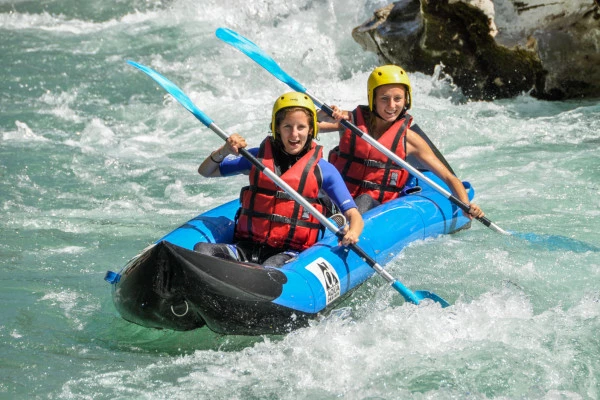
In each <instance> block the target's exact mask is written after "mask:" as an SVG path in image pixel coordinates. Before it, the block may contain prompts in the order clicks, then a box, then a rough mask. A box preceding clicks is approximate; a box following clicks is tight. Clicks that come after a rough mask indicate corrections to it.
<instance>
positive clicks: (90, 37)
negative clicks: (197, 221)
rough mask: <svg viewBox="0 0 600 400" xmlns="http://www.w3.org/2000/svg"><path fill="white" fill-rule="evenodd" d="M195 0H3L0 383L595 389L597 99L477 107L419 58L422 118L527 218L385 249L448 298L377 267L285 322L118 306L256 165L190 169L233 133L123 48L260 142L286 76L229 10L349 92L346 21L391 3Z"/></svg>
mask: <svg viewBox="0 0 600 400" xmlns="http://www.w3.org/2000/svg"><path fill="white" fill-rule="evenodd" d="M198 3H199V2H194V1H191V0H173V1H158V0H156V1H142V0H120V1H115V0H113V1H110V2H91V1H36V2H30V1H18V2H6V1H0V36H1V38H2V40H1V41H0V54H2V55H1V56H0V57H1V60H2V68H1V69H0V110H1V111H0V207H1V210H2V218H1V219H0V238H1V240H0V301H1V305H2V307H1V309H0V398H6V399H13V398H19V399H20V398H23V399H25V398H51V399H114V398H122V399H126V398H127V399H129V398H136V399H143V398H164V399H197V398H206V399H317V398H318V399H334V398H348V399H397V398H415V399H464V398H468V399H513V398H527V399H556V398H567V399H596V398H598V397H599V396H600V394H599V386H600V384H599V381H600V341H599V339H598V337H599V336H598V334H597V332H598V331H599V329H600V289H599V287H598V282H599V278H600V251H599V246H600V229H599V228H600V201H599V200H598V198H599V197H598V194H599V191H600V163H599V162H598V156H597V149H598V147H599V145H600V119H599V118H598V115H599V112H600V105H599V103H598V102H596V101H589V100H588V101H570V102H560V103H549V102H543V101H538V100H535V99H533V98H531V97H529V96H527V95H525V94H524V95H523V96H521V97H518V98H516V99H512V100H502V101H496V102H490V103H479V102H464V101H461V96H460V95H459V94H457V93H456V92H455V91H453V90H452V87H451V85H449V84H448V82H447V81H443V80H441V81H440V80H437V79H434V78H433V76H431V75H424V74H420V73H412V74H410V78H411V80H412V82H413V85H414V90H413V93H414V97H415V101H414V109H413V110H412V114H413V115H414V117H415V120H416V122H418V123H419V125H420V126H421V127H422V128H423V129H424V130H425V131H426V132H427V133H428V134H429V136H430V137H431V138H432V139H433V140H434V142H436V143H437V144H438V147H439V148H440V149H441V150H442V152H443V153H444V154H445V155H446V157H447V158H448V160H449V162H450V163H451V164H452V166H453V168H454V169H455V170H456V171H457V173H458V174H459V176H460V177H461V178H463V179H465V180H469V181H470V182H471V183H472V184H473V186H474V187H475V189H476V201H477V202H478V203H479V204H480V205H481V206H482V208H483V209H484V210H485V211H486V212H487V216H488V217H489V218H490V219H491V220H492V221H494V222H495V223H497V224H498V225H499V226H500V227H502V228H503V229H506V230H509V231H512V232H514V233H515V234H514V235H513V236H510V237H507V236H503V235H499V234H497V233H495V232H493V231H491V230H490V229H487V228H486V227H484V226H483V225H481V224H478V223H474V224H473V227H472V229H470V230H468V231H465V232H460V233H458V234H456V235H452V236H444V237H439V238H435V239H430V240H426V241H422V242H417V243H414V244H413V245H411V246H410V247H408V248H407V249H405V251H403V252H402V253H401V254H399V255H398V257H397V258H396V259H395V260H394V261H393V262H392V263H390V264H389V265H388V266H387V268H388V270H389V271H390V272H391V273H392V275H394V276H395V277H398V278H400V279H401V280H402V282H403V283H405V284H406V285H407V286H408V287H410V288H412V289H413V290H417V289H422V290H431V291H435V292H436V293H438V294H439V295H441V296H443V297H444V298H446V299H448V300H449V301H450V302H451V303H452V304H453V306H452V307H449V308H446V309H443V310H442V309H440V308H437V307H432V306H427V305H424V306H421V307H415V306H412V305H405V304H404V303H403V301H402V298H401V296H399V295H398V294H397V293H396V292H395V291H393V290H392V289H390V288H389V287H388V286H387V285H386V284H385V282H384V281H383V279H381V278H379V277H374V278H373V279H371V280H370V281H369V282H367V283H366V284H365V285H363V286H362V287H361V288H360V289H359V290H358V291H357V292H355V293H354V294H353V296H352V297H351V298H350V299H349V300H348V301H347V302H346V303H345V304H344V305H343V307H340V309H339V310H337V312H336V313H335V314H334V315H332V316H330V317H328V318H323V319H319V320H315V321H314V322H313V323H312V324H311V326H309V327H307V328H305V329H301V330H298V331H295V332H293V333H291V334H289V335H286V336H260V337H235V336H232V337H231V336H230V337H223V336H218V335H215V334H212V333H211V332H210V331H206V330H197V331H193V332H171V331H156V330H149V329H146V328H141V327H138V326H135V325H133V324H130V323H128V322H126V321H124V320H122V319H121V318H120V317H119V315H118V314H117V313H116V311H115V309H114V306H113V304H112V300H111V294H110V287H109V285H108V284H106V283H105V282H104V281H103V277H104V273H105V272H106V270H109V269H111V270H119V269H120V268H121V267H122V266H123V265H124V264H125V263H126V262H127V260H128V259H130V258H131V257H133V256H135V255H136V254H137V253H138V252H139V251H140V250H142V249H143V248H144V247H145V246H147V245H148V244H150V243H152V242H153V241H154V240H156V239H157V238H159V237H161V236H162V235H164V234H165V233H167V232H169V231H170V230H172V229H174V228H175V227H177V226H179V225H180V224H181V223H183V222H185V221H187V220H188V219H190V218H192V217H194V216H195V215H197V214H198V213H200V212H202V211H205V210H208V209H210V208H212V207H214V206H216V205H218V204H220V203H222V202H224V201H226V200H229V199H232V198H234V197H235V196H237V195H238V192H239V187H240V186H241V185H242V184H243V183H244V178H243V177H239V178H238V177H236V178H228V179H227V180H215V179H203V178H201V177H200V176H199V175H198V174H197V173H196V168H197V166H198V164H199V163H200V161H201V160H202V159H203V158H204V157H205V156H206V155H207V154H208V152H209V151H210V150H212V149H214V148H216V147H217V146H218V145H220V139H219V138H218V137H217V136H216V135H215V134H214V133H212V132H211V131H209V130H208V129H206V128H204V127H203V126H202V125H201V124H200V123H199V122H198V121H197V120H195V119H194V117H193V116H192V115H191V114H189V113H188V112H187V111H186V110H185V109H183V108H182V107H181V106H180V105H179V104H177V103H176V102H174V101H173V100H172V99H171V98H169V97H168V96H165V93H164V91H163V90H162V89H159V88H158V87H157V86H156V85H155V84H154V83H153V82H152V81H151V80H150V79H149V78H147V77H146V76H145V75H144V74H142V73H141V72H139V71H137V70H135V69H134V68H132V67H130V66H128V65H127V64H126V63H125V61H126V60H128V59H132V60H135V61H138V62H141V63H143V64H146V65H149V66H151V67H153V68H154V69H156V70H157V71H159V72H161V73H162V74H164V75H165V76H167V77H168V78H169V79H171V80H173V81H174V82H175V83H176V84H178V85H179V86H180V87H181V88H182V89H183V90H184V91H185V92H186V93H187V94H188V95H189V96H190V97H191V98H192V100H193V101H194V102H195V104H196V105H197V106H198V107H199V108H200V109H201V110H202V111H204V112H205V113H206V114H207V115H208V116H209V117H210V118H212V119H213V120H214V121H215V122H216V123H217V124H218V125H219V126H221V127H222V128H223V129H225V130H227V131H228V132H242V133H244V134H245V135H246V137H247V138H248V140H249V142H250V143H253V144H258V143H259V141H260V140H261V138H262V137H263V136H264V135H265V134H266V131H267V126H268V123H269V115H270V108H271V106H272V101H273V100H274V99H275V97H276V96H277V95H279V94H280V93H281V92H283V91H287V90H288V88H287V87H285V86H284V85H283V84H282V83H281V82H279V81H277V80H275V79H274V78H272V77H271V76H270V75H269V74H268V73H267V72H265V71H264V70H263V69H262V68H260V67H258V66H257V65H256V64H254V63H253V62H252V61H250V60H249V59H248V58H246V57H245V56H243V55H242V54H241V53H239V52H237V51H235V50H234V49H232V48H230V47H229V46H227V45H226V44H224V43H222V42H221V41H219V40H218V39H216V37H215V36H214V31H215V29H216V28H218V27H219V26H226V27H229V28H231V29H234V30H236V31H238V32H240V33H242V34H243V35H245V36H247V37H248V38H250V39H252V40H253V41H254V42H255V43H257V44H258V45H259V46H261V48H263V49H264V50H265V51H266V52H267V53H269V54H271V55H272V56H273V57H274V58H275V59H276V60H277V61H278V62H279V63H280V65H281V66H282V67H283V68H284V70H286V71H287V72H288V73H290V75H292V76H293V77H295V78H296V79H297V80H298V81H300V82H301V83H302V84H304V85H305V86H306V87H307V88H309V90H310V91H311V92H312V93H314V94H315V95H317V96H318V97H319V98H321V99H323V100H326V101H327V102H328V103H330V104H338V105H340V106H342V107H346V108H350V107H352V106H354V105H356V104H359V103H364V102H365V100H366V94H365V86H366V79H367V76H368V72H369V71H370V70H371V69H372V68H373V66H375V65H376V62H377V60H376V59H375V57H374V56H373V55H372V54H365V53H363V52H362V50H361V49H360V48H359V47H358V45H356V44H355V43H354V42H353V41H352V39H351V36H350V32H351V29H352V28H353V27H354V26H357V25H359V24H360V23H362V22H363V21H364V20H365V19H366V18H367V16H368V15H370V13H371V12H372V10H373V9H374V8H375V7H377V6H381V5H383V4H385V3H384V2H377V1H367V2H363V1H357V0H349V1H341V0H331V1H309V0H306V1H300V2H294V3H295V4H294V5H284V4H281V3H284V2H279V1H250V2H249V1H237V0H234V1H230V2H217V1H206V2H202V4H198ZM224 3H226V4H224ZM323 21H328V23H323ZM335 139H336V138H335V135H332V134H330V135H329V136H327V135H322V137H321V144H323V145H324V146H325V147H326V148H330V147H331V146H333V145H334V143H335Z"/></svg>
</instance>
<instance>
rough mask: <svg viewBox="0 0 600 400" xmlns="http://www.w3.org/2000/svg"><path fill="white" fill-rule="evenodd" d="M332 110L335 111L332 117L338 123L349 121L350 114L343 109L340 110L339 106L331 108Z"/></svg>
mask: <svg viewBox="0 0 600 400" xmlns="http://www.w3.org/2000/svg"><path fill="white" fill-rule="evenodd" d="M331 109H332V110H333V113H332V114H331V117H332V118H333V119H335V120H336V121H338V122H339V121H341V120H343V119H346V120H349V119H350V116H349V115H348V113H347V112H346V111H344V110H342V109H341V108H339V107H338V106H331Z"/></svg>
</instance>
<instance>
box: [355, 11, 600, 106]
mask: <svg viewBox="0 0 600 400" xmlns="http://www.w3.org/2000/svg"><path fill="white" fill-rule="evenodd" d="M494 7H495V10H494ZM352 36H353V37H354V40H355V41H356V42H358V43H359V44H360V45H361V46H362V47H363V48H364V49H366V50H368V51H372V52H375V53H376V54H378V55H379V57H380V59H381V61H382V63H393V64H397V65H400V66H402V67H403V68H405V69H407V70H408V71H420V72H423V73H426V74H432V73H433V71H434V68H435V66H436V65H439V64H443V66H444V72H445V73H447V74H449V75H451V76H452V78H453V80H454V83H455V84H456V85H458V86H459V87H460V88H461V89H462V91H463V93H464V94H465V96H467V97H468V98H471V99H483V100H490V99H494V98H506V97H513V96H516V95H518V94H521V93H522V92H531V93H532V95H533V96H536V97H539V98H544V99H565V98H574V97H600V68H598V66H600V12H599V10H598V5H597V4H596V3H595V2H594V0H554V1H552V0H523V1H516V0H496V1H494V2H493V3H492V2H491V0H420V1H419V0H401V1H398V2H395V3H393V4H390V5H389V6H387V7H385V8H382V9H380V10H377V11H376V12H375V14H374V17H373V18H372V19H371V20H370V21H368V22H366V23H364V24H363V25H361V26H359V27H357V28H355V29H354V30H353V32H352Z"/></svg>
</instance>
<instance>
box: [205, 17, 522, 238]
mask: <svg viewBox="0 0 600 400" xmlns="http://www.w3.org/2000/svg"><path fill="white" fill-rule="evenodd" d="M215 34H216V35H217V37H218V38H219V39H221V40H222V41H224V42H225V43H227V44H229V45H231V46H233V47H235V48H236V49H238V50H239V51H241V52H242V53H244V54H245V55H247V56H248V57H250V58H251V59H252V60H254V61H255V62H256V63H257V64H259V65H260V66H262V67H263V68H264V69H266V70H267V71H269V72H270V73H271V74H272V75H273V76H274V77H276V78H277V79H279V80H280V81H282V82H283V83H285V84H287V85H288V86H289V87H291V88H292V89H294V90H295V91H297V92H301V93H304V94H306V95H307V96H309V97H310V98H311V99H312V100H313V102H314V103H315V104H316V106H317V107H319V108H320V109H321V110H323V111H324V112H325V113H326V114H327V115H329V116H332V115H333V110H332V109H331V107H330V106H328V105H327V104H325V103H323V102H322V101H321V100H319V99H317V98H316V97H315V96H314V95H313V94H311V93H309V91H308V90H307V89H306V88H305V87H304V86H303V85H301V84H300V82H298V81H297V80H295V79H294V78H292V77H291V76H290V75H288V74H287V73H286V72H285V71H284V70H283V69H282V68H281V67H280V66H279V65H278V64H277V63H276V62H275V60H273V58H271V57H270V56H269V55H268V54H266V53H265V52H264V51H262V50H261V49H260V48H259V47H258V46H257V45H256V44H254V43H253V42H252V41H250V40H249V39H247V38H245V37H244V36H242V35H240V34H239V33H237V32H235V31H233V30H231V29H228V28H218V29H217V30H216V32H215ZM341 123H342V125H343V126H344V127H346V128H348V129H350V130H351V131H352V132H353V133H354V134H356V135H358V136H359V137H361V138H362V139H364V140H365V141H367V142H368V143H369V144H370V145H371V146H373V147H375V148H376V149H377V150H379V152H381V153H382V154H384V155H385V156H386V157H388V158H389V159H390V160H392V161H394V162H395V163H396V164H398V165H400V166H401V167H403V168H404V169H406V170H407V171H409V172H410V173H411V174H413V176H416V177H418V178H419V179H421V180H422V181H424V182H426V183H427V184H428V185H429V186H431V187H432V188H434V189H435V190H437V191H438V192H439V193H440V194H441V195H443V196H444V197H446V198H447V199H448V200H450V201H451V202H452V203H454V204H455V205H457V206H458V207H459V208H460V209H461V210H463V211H464V212H466V213H467V214H468V213H469V210H470V206H469V205H468V204H465V203H464V202H463V201H461V200H460V199H458V198H457V197H456V196H454V195H453V194H452V193H450V192H448V191H447V190H446V189H444V188H443V187H441V186H440V185H438V184H437V183H436V182H434V181H432V180H431V179H429V178H428V177H426V176H425V175H423V173H421V171H419V170H418V169H416V168H414V167H413V166H412V165H410V164H409V163H407V162H406V161H404V160H403V159H401V158H400V157H398V155H396V154H395V153H393V152H392V151H391V150H389V149H388V148H387V147H385V146H383V145H382V144H381V143H379V142H378V141H377V140H375V139H373V138H372V137H371V136H369V135H365V134H364V132H363V131H361V130H360V129H359V128H358V127H357V126H355V125H354V124H352V123H351V122H350V121H347V120H342V121H341ZM477 220H478V221H479V222H481V223H482V224H484V225H485V226H487V227H488V228H490V229H492V230H494V231H496V232H498V233H502V234H503V235H510V234H511V233H509V232H508V231H505V230H504V229H502V228H500V227H499V226H498V225H496V224H495V223H493V222H492V221H490V220H489V219H488V218H486V217H479V218H477Z"/></svg>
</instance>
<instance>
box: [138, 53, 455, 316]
mask: <svg viewBox="0 0 600 400" xmlns="http://www.w3.org/2000/svg"><path fill="white" fill-rule="evenodd" d="M127 63H128V64H130V65H132V66H134V67H135V68H137V69H139V70H141V71H142V72H144V73H145V74H146V75H148V76H149V77H151V78H152V79H154V81H155V82H156V83H158V84H159V85H160V86H161V87H162V88H163V89H165V90H166V91H167V92H168V93H169V94H171V96H173V97H174V98H175V100H177V101H178V102H179V103H180V104H181V105H182V106H184V107H185V108H186V109H187V110H188V111H189V112H191V113H192V114H194V116H195V117H196V118H197V119H198V120H199V121H200V122H202V123H203V124H204V125H205V126H207V127H208V128H209V129H210V130H212V131H213V132H215V133H216V134H217V135H219V136H220V137H221V139H223V140H225V141H226V140H227V138H228V137H229V136H228V135H227V133H225V132H224V131H223V130H222V129H221V128H219V127H218V126H217V125H216V124H215V123H214V122H213V121H212V120H211V119H210V118H209V117H208V116H207V115H206V114H204V113H203V112H202V111H200V109H198V107H196V106H195V105H194V103H193V102H192V100H191V99H190V98H189V97H188V96H187V95H186V94H185V93H183V91H182V90H181V89H179V87H177V86H176V85H175V84H174V83H173V82H171V81H170V80H168V79H167V78H165V77H164V76H162V75H161V74H159V73H158V72H156V71H154V70H153V69H151V68H148V67H146V66H144V65H142V64H138V63H136V62H134V61H127ZM239 152H240V154H241V155H242V156H243V157H245V158H246V159H248V161H250V162H251V163H252V164H253V165H254V166H255V167H256V168H258V170H259V171H261V172H262V173H263V174H265V175H266V176H267V177H269V179H271V180H272V181H273V182H274V183H275V184H277V186H279V187H281V188H282V189H283V190H284V191H285V192H286V193H288V194H289V195H290V196H291V197H292V198H293V199H294V200H295V201H296V202H298V203H300V204H301V205H302V206H303V207H304V208H305V209H306V210H308V211H309V212H310V213H311V214H312V215H313V216H314V217H315V218H317V219H318V220H319V222H320V223H321V224H323V225H324V226H325V227H326V228H327V229H329V230H330V231H331V232H333V233H335V235H336V236H337V237H338V238H340V239H342V238H343V237H344V234H343V229H340V228H338V227H337V226H336V225H335V224H334V223H333V222H332V221H330V220H329V219H327V217H325V216H324V215H323V214H321V213H320V212H319V211H318V210H317V209H316V208H314V207H313V206H312V204H310V203H309V202H308V201H307V200H306V199H305V198H304V197H302V196H301V195H300V194H299V193H298V192H296V191H295V190H294V189H293V188H292V187H291V186H289V185H288V184H287V183H286V182H285V181H284V180H282V179H281V178H280V177H279V176H278V175H277V174H275V172H273V171H271V170H270V169H268V168H267V167H266V166H265V165H264V164H262V163H261V162H260V161H259V160H258V159H257V158H256V157H254V156H253V155H252V153H250V152H249V151H248V150H246V149H240V150H239ZM348 247H350V248H351V249H352V250H353V251H354V252H355V253H356V254H357V255H358V256H359V257H360V258H362V259H363V260H364V261H365V262H366V263H367V264H368V265H369V266H370V267H371V268H373V269H374V270H375V271H376V272H377V273H378V274H379V275H381V276H382V277H383V278H384V279H385V280H386V281H388V282H389V283H390V284H391V286H392V287H393V288H394V289H396V290H397V291H398V292H399V293H400V294H401V295H402V296H403V297H404V299H405V300H406V301H409V302H411V303H414V304H419V302H420V301H421V300H424V299H431V300H433V301H436V302H438V303H440V304H441V306H442V307H447V306H449V305H450V304H449V303H448V302H447V301H446V300H444V299H443V298H441V297H440V296H438V295H437V294H435V293H431V292H428V291H424V290H418V291H416V292H412V291H411V290H410V289H408V288H407V287H406V286H404V285H403V284H402V283H401V282H400V281H398V280H396V279H394V278H393V277H392V276H391V275H390V274H389V273H388V272H387V271H385V270H384V269H383V268H382V267H381V266H380V265H379V264H378V263H377V261H375V260H374V259H373V258H372V257H371V256H369V255H368V254H367V253H366V252H365V251H364V250H363V249H362V248H360V247H359V246H357V245H356V244H351V245H349V246H348Z"/></svg>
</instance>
